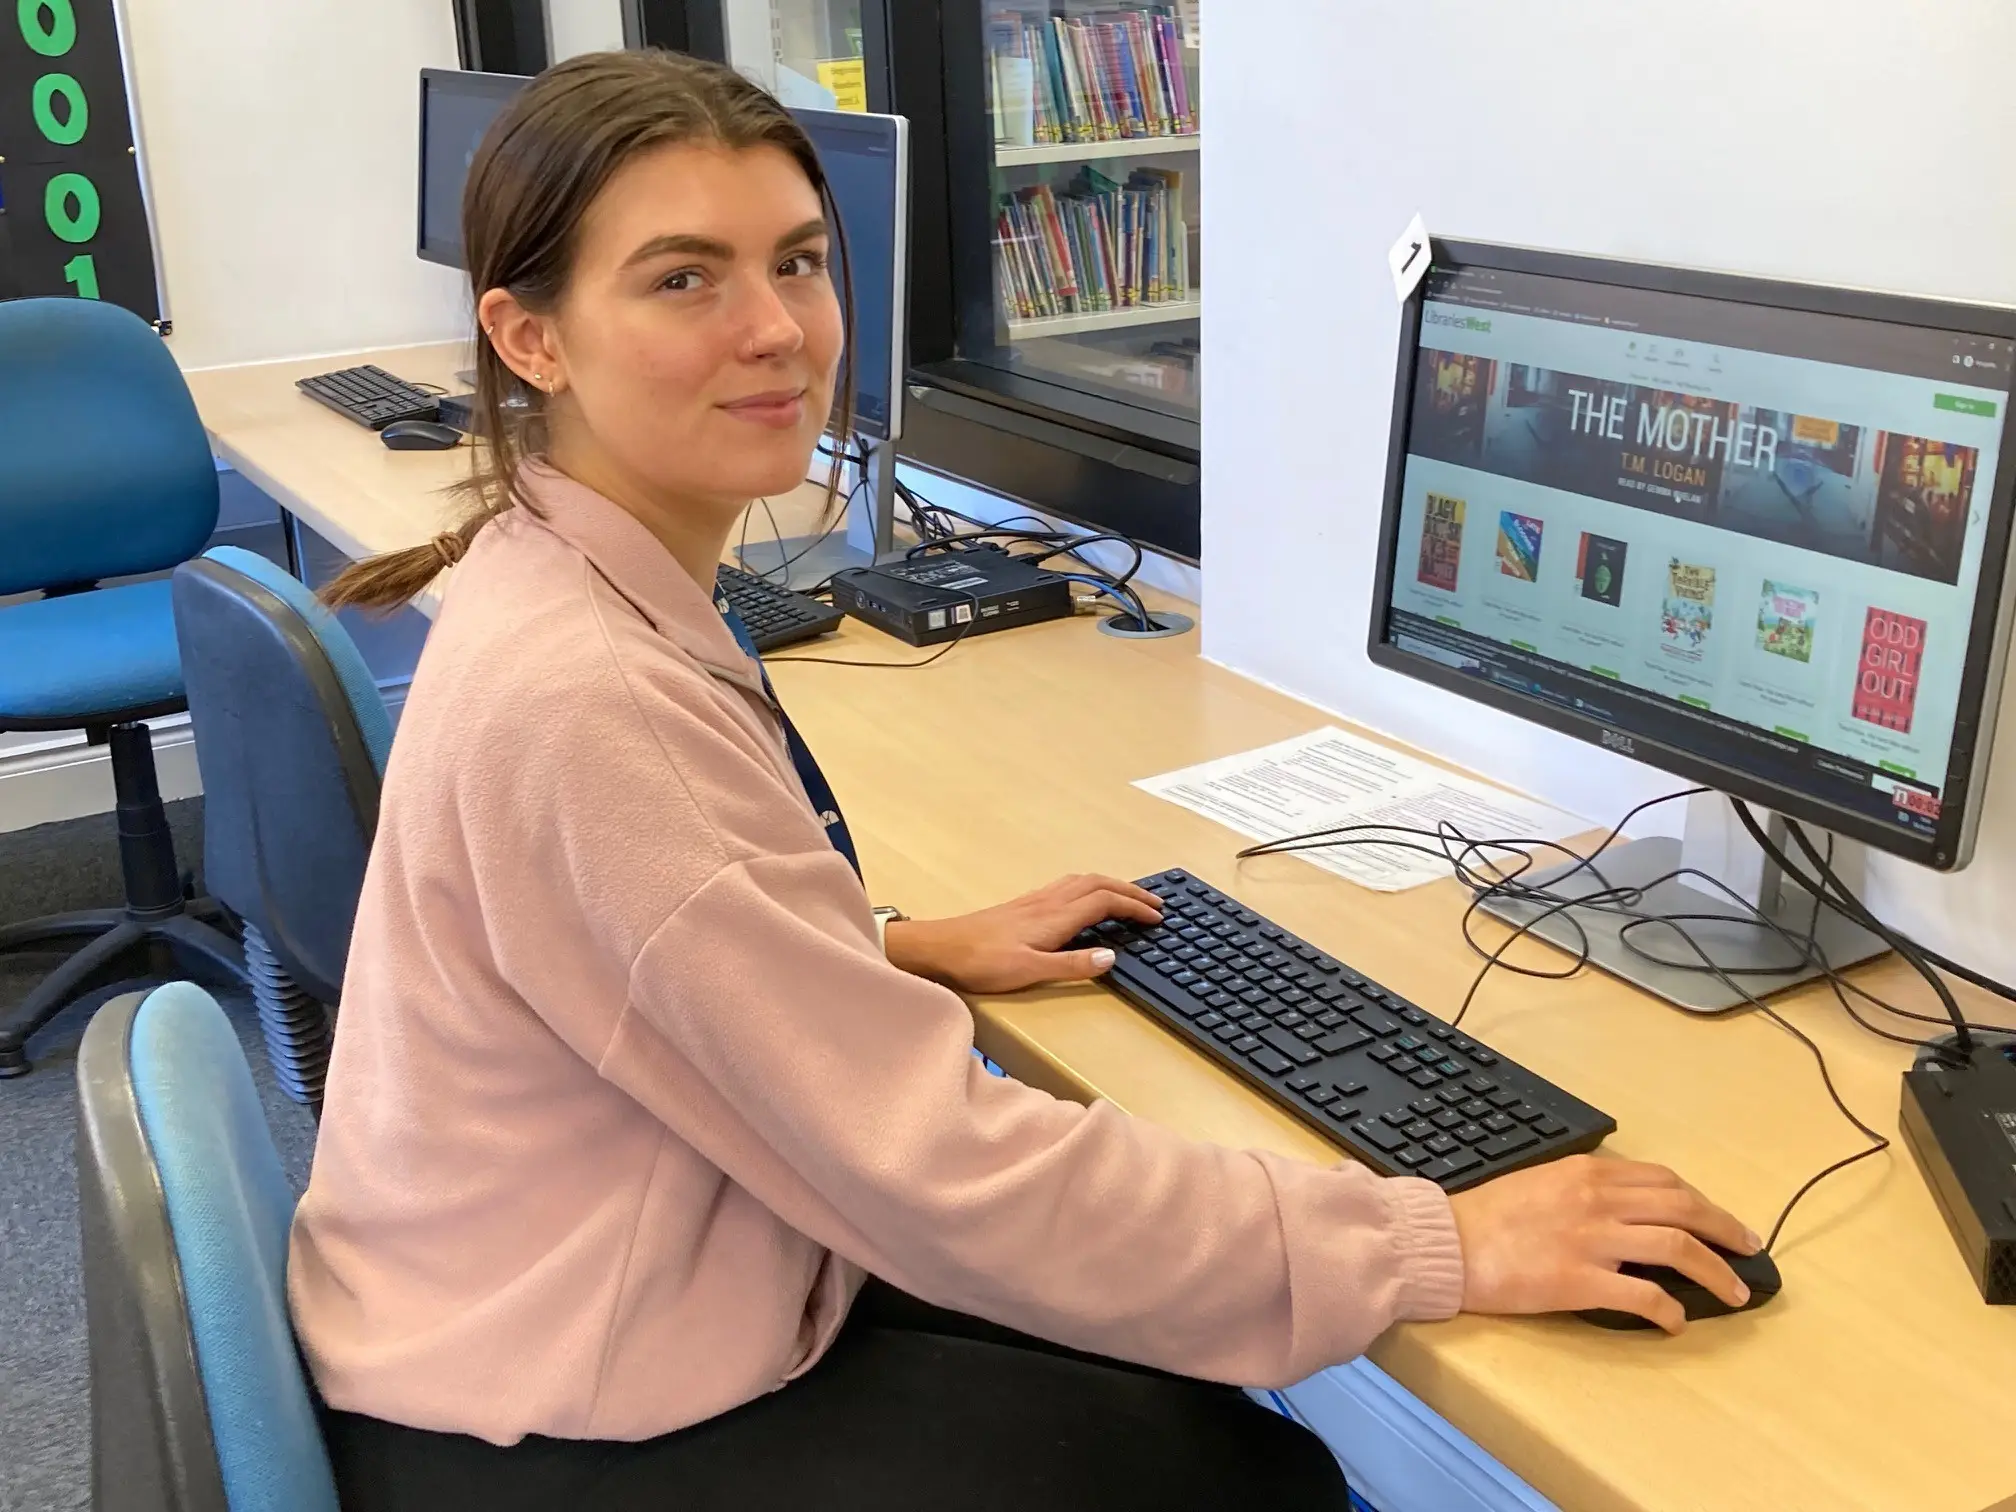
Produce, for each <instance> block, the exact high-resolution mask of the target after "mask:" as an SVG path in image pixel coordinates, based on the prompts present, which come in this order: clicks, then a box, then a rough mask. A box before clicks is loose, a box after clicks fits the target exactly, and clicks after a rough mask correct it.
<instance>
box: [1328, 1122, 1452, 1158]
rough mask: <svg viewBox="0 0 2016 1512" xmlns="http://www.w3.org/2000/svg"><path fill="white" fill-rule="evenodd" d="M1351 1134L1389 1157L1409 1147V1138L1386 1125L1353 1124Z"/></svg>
mask: <svg viewBox="0 0 2016 1512" xmlns="http://www.w3.org/2000/svg"><path fill="white" fill-rule="evenodd" d="M1351 1132H1352V1133H1353V1134H1356V1135H1357V1136H1358V1137H1359V1138H1360V1139H1362V1140H1364V1141H1365V1143H1367V1144H1369V1145H1371V1146H1372V1148H1373V1149H1375V1150H1383V1151H1385V1152H1386V1153H1387V1154H1389V1155H1390V1154H1392V1153H1393V1152H1394V1151H1395V1150H1400V1149H1404V1148H1406V1145H1407V1136H1406V1135H1405V1134H1402V1133H1401V1132H1400V1131H1399V1130H1398V1129H1390V1128H1388V1127H1387V1126H1386V1125H1385V1124H1376V1123H1361V1124H1353V1125H1352V1126H1351ZM1479 1132H1480V1133H1481V1132H1482V1130H1479Z"/></svg>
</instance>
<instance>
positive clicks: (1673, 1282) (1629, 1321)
mask: <svg viewBox="0 0 2016 1512" xmlns="http://www.w3.org/2000/svg"><path fill="white" fill-rule="evenodd" d="M1708 1247H1709V1248H1710V1249H1712V1250H1713V1251H1715V1253H1716V1254H1718V1255H1720V1256H1721V1257H1722V1258H1723V1259H1724V1260H1727V1261H1728V1262H1729V1268H1730V1269H1731V1270H1733V1271H1734V1272H1736V1276H1737V1279H1738V1280H1740V1281H1741V1282H1742V1283H1743V1284H1744V1285H1745V1286H1747V1287H1749V1288H1750V1300H1749V1301H1748V1302H1746V1303H1744V1304H1743V1305H1742V1306H1741V1307H1731V1306H1730V1305H1729V1304H1728V1303H1727V1302H1724V1301H1723V1300H1722V1299H1721V1298H1720V1297H1718V1296H1716V1295H1715V1293H1713V1292H1711V1291H1710V1290H1708V1288H1707V1287H1705V1286H1703V1285H1702V1284H1701V1283H1700V1282H1699V1281H1696V1280H1695V1279H1694V1278H1693V1277H1692V1276H1689V1275H1687V1274H1685V1273H1684V1272H1682V1271H1677V1270H1673V1269H1671V1268H1670V1267H1668V1266H1664V1265H1637V1264H1630V1263H1627V1264H1624V1265H1620V1266H1618V1267H1617V1269H1618V1272H1619V1274H1621V1275H1626V1276H1637V1277H1640V1278H1641V1279H1643V1280H1646V1281H1650V1282H1652V1283H1653V1284H1655V1285H1656V1286H1658V1287H1659V1288H1660V1289H1661V1290H1662V1291H1664V1292H1665V1293H1666V1294H1667V1295H1668V1296H1669V1297H1672V1298H1673V1299H1674V1300H1675V1301H1677V1302H1678V1303H1679V1304H1680V1306H1681V1309H1682V1310H1683V1311H1684V1312H1685V1313H1686V1314H1687V1321H1688V1322H1690V1323H1692V1322H1693V1321H1694V1320H1695V1319H1697V1318H1721V1317H1726V1316H1728V1315H1729V1314H1730V1313H1736V1312H1748V1311H1750V1309H1751V1308H1753V1307H1762V1306H1763V1305H1764V1304H1765V1303H1766V1302H1769V1301H1770V1300H1771V1299H1772V1298H1773V1297H1775V1296H1777V1295H1778V1289H1779V1287H1780V1285H1781V1284H1782V1283H1781V1282H1780V1281H1779V1279H1778V1266H1777V1263H1776V1262H1775V1261H1773V1260H1772V1258H1771V1257H1770V1256H1769V1255H1767V1254H1766V1253H1765V1252H1764V1251H1763V1250H1759V1251H1757V1253H1756V1254H1754V1255H1738V1254H1734V1253H1732V1252H1730V1251H1729V1250H1725V1249H1723V1248H1722V1247H1721V1246H1720V1245H1719V1244H1711V1245H1709V1246H1708ZM1575 1316H1576V1317H1578V1318H1581V1319H1584V1320H1585V1321H1587V1322H1590V1323H1594V1324H1595V1325H1596V1326H1597V1327H1598V1328H1654V1327H1657V1326H1658V1325H1656V1324H1655V1323H1653V1322H1652V1320H1651V1319H1650V1318H1641V1317H1639V1316H1638V1314H1636V1313H1627V1312H1613V1311H1612V1310H1611V1309H1609V1308H1607V1307H1592V1308H1590V1309H1589V1310H1588V1311H1586V1312H1579V1313H1577V1314H1576V1315H1575Z"/></svg>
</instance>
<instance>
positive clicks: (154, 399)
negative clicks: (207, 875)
mask: <svg viewBox="0 0 2016 1512" xmlns="http://www.w3.org/2000/svg"><path fill="white" fill-rule="evenodd" d="M216 525H217V471H216V464H215V463H214V462H213V461H212V460H211V456H210V444H209V441H208V439H207V438H206V437H205V435H204V433H203V425H202V422H201V421H200V420H198V419H197V417H196V406H195V403H194V402H193V401H192V400H191V399H190V397H189V390H188V387H187V385H185V384H184V383H183V381H182V373H181V370H180V369H178V368H177V367H176V366H175V360H174V358H172V357H170V356H169V355H168V351H167V349H166V348H165V347H163V346H162V344H161V340H160V338H159V337H157V336H156V335H155V334H154V332H153V330H152V329H151V328H150V327H149V326H148V324H147V323H146V322H145V321H144V320H142V319H140V317H139V316H137V315H134V314H131V313H129V312H128V311H126V310H122V309H120V308H118V307H117V306H115V305H107V304H100V303H99V302H97V301H96V300H88V299H20V300H12V301H8V302H5V303H0V598H4V597H7V596H9V595H18V594H22V593H27V592H39V594H40V595H41V596H40V597H39V598H35V599H31V600H29V601H28V602H26V603H20V604H15V605H13V606H11V607H8V608H0V731H6V730H83V731H84V732H85V733H86V735H87V736H88V738H89V739H90V740H91V742H92V743H93V744H98V745H109V746H110V747H111V754H112V781H113V785H114V787H115V789H116V790H117V793H118V801H119V860H120V867H121V870H122V871H123V873H124V877H125V892H126V901H125V906H124V907H122V908H112V909H93V910H90V911H87V912H83V913H69V914H57V915H52V916H50V917H48V918H42V919H32V920H29V921H28V922H26V923H23V924H15V925H11V926H8V927H6V928H0V950H19V949H23V948H26V947H30V946H46V945H48V944H50V943H52V942H59V941H71V940H88V941H89V942H90V943H89V944H87V945H85V946H84V947H83V948H82V949H81V950H79V951H78V952H77V953H76V954H75V955H73V956H71V957H70V959H69V960H68V961H66V962H65V963H64V964H63V965H62V966H60V967H58V968H57V969H56V970H55V971H54V972H53V973H51V974H50V975H49V976H48V977H47V978H45V979H44V980H43V981H42V982H40V983H39V984H38V985H37V986H36V987H35V988H34V990H33V991H31V992H30V993H29V994H28V996H27V998H26V999H25V1000H24V1001H23V1002H21V1003H20V1004H18V1005H17V1006H16V1007H15V1008H14V1009H13V1011H12V1012H10V1013H8V1014H6V1015H5V1017H4V1018H0V1076H19V1075H21V1074H23V1073H24V1072H26V1071H27V1070H28V1056H27V1049H26V1046H27V1042H28V1037H29V1036H30V1035H31V1034H33V1033H34V1032H35V1031H36V1030H38V1029H40V1028H41V1027H42V1026H43V1025H44V1024H46V1023H47V1022H48V1021H49V1020H50V1019H52V1018H54V1017H55V1016H56V1014H57V1013H58V1012H59V1011H61V1009H62V1008H63V1006H64V1005H65V1004H66V1003H68V1002H69V1001H70V1000H71V999H73V998H74V997H76V996H78V995H79V994H80V993H82V992H84V991H86V990H88V989H89V988H90V987H92V986H94V985H98V984H101V983H103V982H105V981H110V980H116V979H118V978H119V977H121V976H126V975H132V974H134V972H133V968H134V967H136V966H139V965H140V964H141V963H142V962H143V961H151V958H152V957H153V956H154V955H155V954H156V953H157V952H156V951H155V949H154V947H156V946H165V947H167V949H168V950H169V951H170V952H172V954H173V956H174V957H175V959H176V961H177V962H178V964H179V965H180V967H181V969H182V970H183V971H185V972H189V973H193V974H197V975H209V974H213V973H214V974H216V975H218V976H220V977H222V978H223V979H225V980H227V981H231V982H237V981H240V980H242V978H243V972H244V964H243V961H242V958H241V957H240V954H239V950H238V947H237V945H236V944H235V943H234V942H233V941H232V940H231V939H230V937H229V936H228V935H226V934H224V933H222V932H220V931H218V930H216V929H212V928H210V927H208V925H207V924H206V923H205V922H203V921H204V920H206V919H208V920H214V919H216V918H217V916H218V912H217V910H216V908H215V906H214V905H212V904H210V903H209V902H208V901H207V900H204V901H202V902H199V903H196V904H189V903H185V901H184V899H183V895H182V881H181V872H180V869H179V868H178V867H177V865H176V863H175V846H174V842H173V839H172V838H171V836H170V835H169V832H168V821H167V818H166V816H165V814H164V813H163V811H162V807H161V792H160V788H159V787H158V786H157V784H156V782H155V776H154V749H153V743H152V741H151V739H150V738H149V736H148V733H147V727H146V725H144V724H142V723H141V721H142V720H145V719H151V718H154V717H156V716H158V715H162V714H173V713H178V712H180V710H181V709H182V708H183V707H184V704H183V698H182V670H181V666H180V663H179V661H178V659H177V656H176V652H175V626H174V622H173V618H172V616H171V614H170V612H169V606H168V584H167V583H166V582H161V581H155V582H147V583H130V584H125V585H123V586H116V587H104V586H101V585H102V584H103V583H104V582H105V581H106V580H107V579H112V578H122V577H131V576H134V575H137V574H142V573H153V572H162V571H165V570H167V569H168V568H170V567H173V566H175V565H176V564H177V563H178V562H184V561H187V560H188V559H189V558H190V557H192V556H194V555H195V554H196V553H197V552H198V551H200V550H202V548H203V542H204V541H205V540H206V539H208V538H209V535H210V533H211V531H212V530H214V529H215V528H216Z"/></svg>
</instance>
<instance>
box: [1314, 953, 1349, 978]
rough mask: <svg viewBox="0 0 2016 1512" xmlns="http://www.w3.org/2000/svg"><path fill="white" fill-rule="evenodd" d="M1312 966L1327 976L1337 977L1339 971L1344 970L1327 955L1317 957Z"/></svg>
mask: <svg viewBox="0 0 2016 1512" xmlns="http://www.w3.org/2000/svg"><path fill="white" fill-rule="evenodd" d="M1310 964H1311V965H1312V966H1314V967H1315V968H1316V969H1317V970H1318V971H1320V972H1322V973H1323V975H1325V976H1335V975H1336V974H1337V973H1338V972H1339V971H1342V970H1343V969H1344V968H1343V967H1341V966H1339V965H1338V964H1337V963H1336V962H1335V961H1333V960H1331V959H1330V957H1328V956H1326V955H1319V956H1317V957H1316V959H1315V960H1314V961H1312V962H1310Z"/></svg>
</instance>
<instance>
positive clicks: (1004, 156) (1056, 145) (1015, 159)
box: [994, 131, 1203, 168]
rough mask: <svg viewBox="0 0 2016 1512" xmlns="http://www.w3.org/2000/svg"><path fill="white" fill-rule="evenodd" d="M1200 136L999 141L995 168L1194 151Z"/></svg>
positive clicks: (1093, 161)
mask: <svg viewBox="0 0 2016 1512" xmlns="http://www.w3.org/2000/svg"><path fill="white" fill-rule="evenodd" d="M1202 140H1203V139H1202V138H1201V137H1200V136H1199V135H1198V134H1197V133H1196V132H1194V131H1192V132H1189V133H1186V134H1184V135H1181V136H1147V137H1121V138H1120V139H1118V140H1117V141H1111V142H1044V143H1039V144H1037V145H1036V146H1033V147H1017V146H1013V145H1011V144H1008V143H1005V142H1004V143H1002V144H1000V145H998V146H997V147H995V149H994V165H995V166H996V167H997V168H1024V167H1029V166H1031V165H1033V164H1038V163H1096V162H1100V161H1102V160H1104V159H1106V158H1123V157H1147V156H1150V155H1151V154H1154V153H1159V152H1196V151H1198V150H1199V144H1200V143H1201V142H1202Z"/></svg>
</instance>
